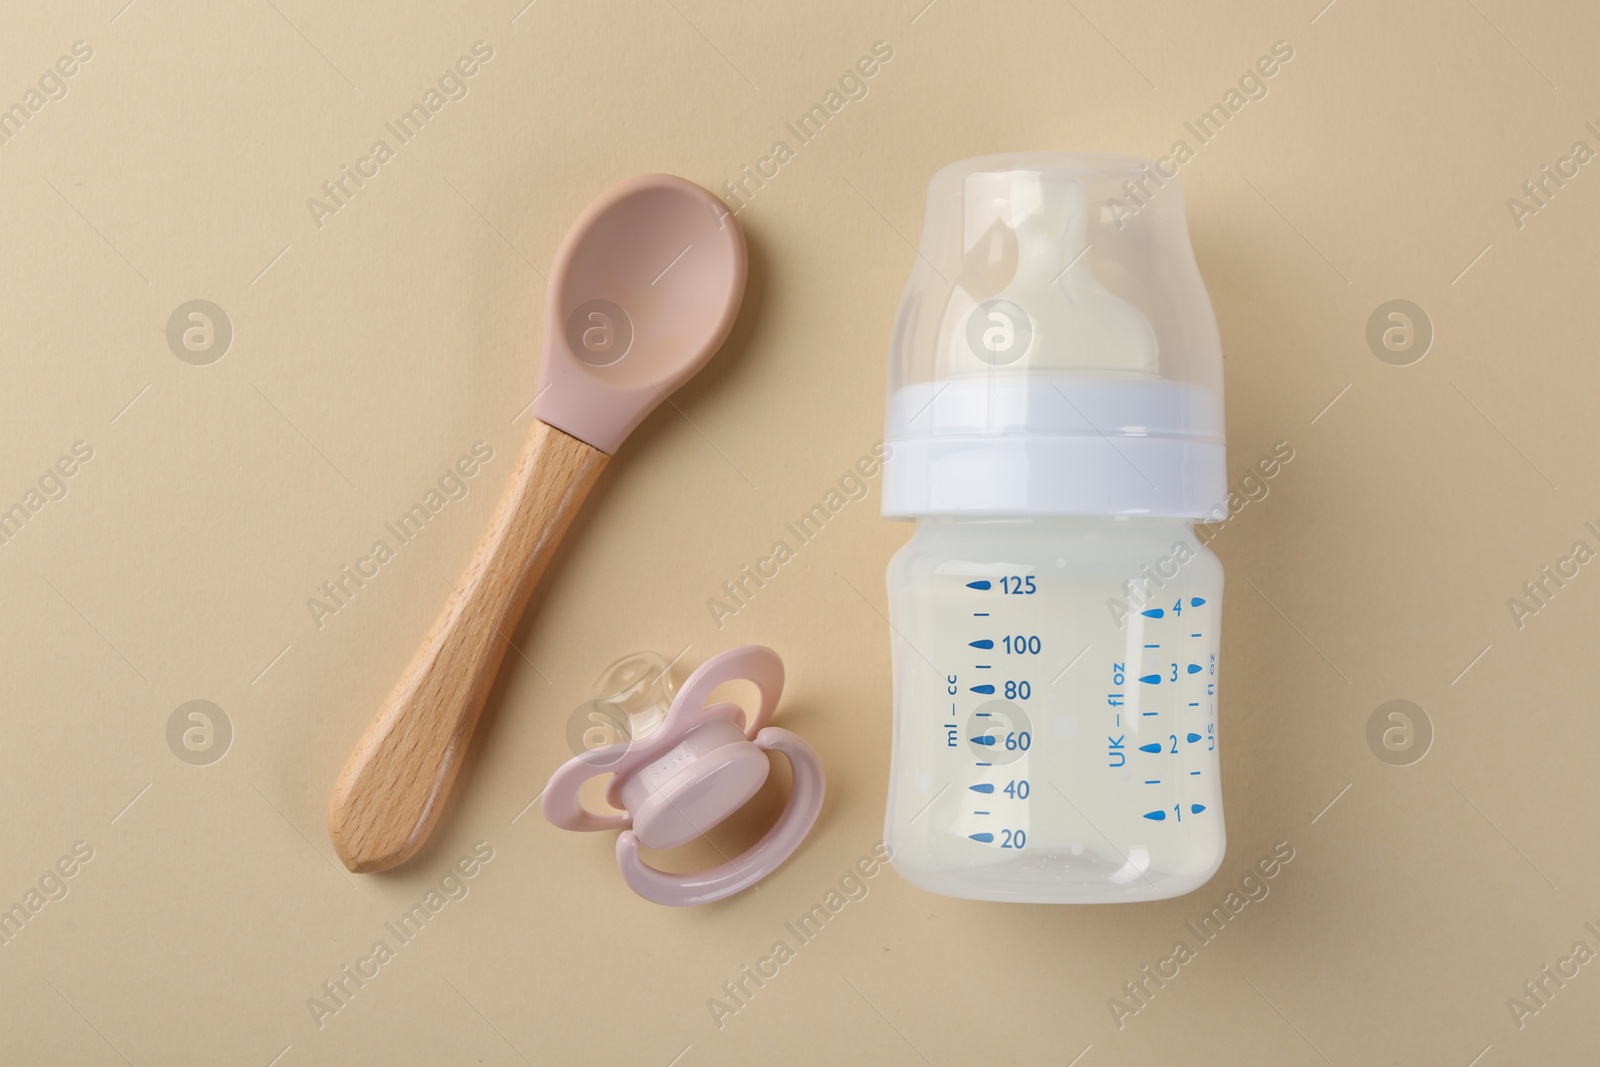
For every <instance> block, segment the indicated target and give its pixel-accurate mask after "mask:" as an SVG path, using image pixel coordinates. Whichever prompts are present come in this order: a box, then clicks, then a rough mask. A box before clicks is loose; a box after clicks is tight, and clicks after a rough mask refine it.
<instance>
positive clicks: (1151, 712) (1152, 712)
mask: <svg viewBox="0 0 1600 1067" xmlns="http://www.w3.org/2000/svg"><path fill="white" fill-rule="evenodd" d="M1140 714H1141V715H1143V716H1144V717H1145V718H1147V719H1148V718H1151V717H1152V716H1155V715H1160V714H1161V713H1160V712H1159V711H1145V712H1140Z"/></svg>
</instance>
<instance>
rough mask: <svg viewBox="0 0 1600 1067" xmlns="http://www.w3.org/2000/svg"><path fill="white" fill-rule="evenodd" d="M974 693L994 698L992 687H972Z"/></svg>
mask: <svg viewBox="0 0 1600 1067" xmlns="http://www.w3.org/2000/svg"><path fill="white" fill-rule="evenodd" d="M972 691H973V692H974V693H982V694H983V695H984V696H986V697H992V696H994V686H992V685H975V686H973V687H972Z"/></svg>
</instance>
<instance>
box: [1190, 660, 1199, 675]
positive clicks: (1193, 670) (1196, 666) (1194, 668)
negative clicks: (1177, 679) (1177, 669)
mask: <svg viewBox="0 0 1600 1067" xmlns="http://www.w3.org/2000/svg"><path fill="white" fill-rule="evenodd" d="M1189 673H1190V674H1199V673H1200V664H1198V663H1191V664H1189Z"/></svg>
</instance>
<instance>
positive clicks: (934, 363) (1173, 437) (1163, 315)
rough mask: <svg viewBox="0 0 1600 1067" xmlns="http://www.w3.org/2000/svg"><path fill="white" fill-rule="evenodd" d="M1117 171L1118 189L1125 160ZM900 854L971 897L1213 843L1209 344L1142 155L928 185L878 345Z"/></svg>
mask: <svg viewBox="0 0 1600 1067" xmlns="http://www.w3.org/2000/svg"><path fill="white" fill-rule="evenodd" d="M1130 181H1132V182H1133V183H1135V184H1134V186H1133V188H1134V190H1135V191H1137V192H1138V193H1139V195H1138V196H1137V197H1133V196H1130V195H1129V186H1128V185H1127V183H1128V182H1130ZM887 421H888V427H887V432H886V434H885V443H886V444H887V445H888V446H889V455H888V458H887V459H886V461H885V464H884V474H883V513H884V515H885V516H888V517H890V518H896V519H914V520H915V521H916V532H915V534H914V535H913V536H912V538H911V540H910V541H909V542H908V543H907V544H906V545H905V547H904V548H902V549H901V550H900V551H899V552H898V553H897V554H896V555H895V557H894V559H893V561H892V562H891V563H890V565H889V573H888V589H889V608H890V623H891V629H892V631H893V639H892V640H893V652H894V657H893V658H894V748H893V767H892V772H891V775H892V776H891V781H890V787H889V805H888V816H887V826H886V830H885V840H886V842H887V843H888V845H889V846H890V848H891V849H892V850H893V852H892V855H893V862H894V866H895V867H896V869H897V870H898V871H899V872H900V873H901V874H902V875H903V876H904V877H905V878H907V879H908V880H910V881H911V882H912V883H914V884H916V885H918V886H920V887H922V888H924V889H928V890H932V891H933V892H937V893H944V894H948V895H950V896H958V897H970V898H975V899H980V900H1002V901H1017V902H1038V903H1048V902H1055V903H1093V902H1111V901H1135V900H1158V899H1161V898H1164V897H1172V896H1177V895H1179V894H1182V893H1187V892H1189V891H1191V890H1193V889H1196V888H1198V887H1199V886H1200V885H1202V884H1203V883H1204V882H1205V881H1206V880H1207V879H1209V878H1210V877H1211V875H1212V874H1213V873H1214V872H1215V871H1216V869H1217V867H1218V865H1219V864H1220V863H1221V862H1222V854H1223V847H1224V833H1223V822H1222V789H1221V781H1220V779H1219V776H1218V770H1219V764H1218V744H1219V740H1218V733H1217V683H1218V677H1219V665H1218V662H1217V652H1218V638H1219V625H1220V623H1221V619H1222V566H1221V564H1220V563H1219V562H1218V560H1217V558H1216V556H1215V555H1214V554H1213V553H1212V552H1210V551H1209V550H1208V549H1207V548H1205V547H1204V546H1203V545H1202V544H1201V543H1200V541H1199V540H1198V539H1197V538H1196V536H1195V532H1194V529H1193V525H1192V524H1193V523H1194V522H1195V521H1196V520H1206V519H1210V520H1215V519H1218V518H1222V517H1224V516H1225V511H1223V510H1220V509H1221V508H1223V507H1225V505H1224V503H1223V502H1224V501H1225V499H1226V496H1227V475H1226V468H1225V458H1224V446H1223V415H1222V353H1221V344H1220V341H1219V339H1218V336H1217V326H1216V320H1215V318H1214V316H1213V315H1212V311H1211V304H1210V301H1209V299H1208V298H1207V296H1206V291H1205V286H1204V284H1203V283H1202V281H1201V279H1200V273H1199V269H1198V268H1197V266H1196V264H1195V259H1194V253H1193V251H1192V249H1191V248H1190V245H1189V234H1188V228H1187V223H1186V221H1185V217H1184V209H1183V194H1182V189H1181V187H1180V185H1179V182H1178V179H1177V177H1176V176H1171V177H1168V176H1166V175H1165V174H1164V173H1162V171H1160V170H1159V169H1157V168H1156V167H1155V165H1154V164H1151V163H1149V162H1147V161H1144V160H1139V159H1134V158H1129V157H1121V156H1102V155H1078V154H1031V155H1010V156H995V157H989V158H984V159H975V160H967V161H964V162H961V163H956V164H954V165H952V166H949V167H946V168H945V169H943V170H941V171H939V173H938V174H936V175H935V176H934V178H933V181H932V183H931V184H930V186H929V188H928V204H927V214H926V217H925V220H924V223H923V231H922V241H921V245H920V247H919V252H918V256H917V261H916V266H915V268H914V270H913V273H912V276H911V281H910V284H909V285H908V286H907V288H906V292H905V297H904V299H903V301H902V302H901V305H900V312H899V316H898V319H897V321H896V323H895V329H894V337H893V340H892V342H891V351H890V367H889V392H888V420H887Z"/></svg>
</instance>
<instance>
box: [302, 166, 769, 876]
mask: <svg viewBox="0 0 1600 1067" xmlns="http://www.w3.org/2000/svg"><path fill="white" fill-rule="evenodd" d="M744 280H745V245H744V236H743V234H741V233H740V231H739V227H738V224H737V223H735V222H734V219H733V216H732V215H731V214H730V213H729V212H728V210H727V208H725V207H724V206H723V205H722V203H721V202H720V201H719V200H717V198H716V197H714V196H712V195H711V194H710V193H708V192H706V191H705V190H704V189H702V188H700V187H699V186H697V185H694V184H693V183H691V182H688V181H685V180H684V179H682V178H676V177H673V176H671V175H667V174H650V175H645V176H643V177H639V178H633V179H631V180H629V181H625V182H623V183H621V184H620V185H617V186H615V187H613V188H612V189H610V190H608V191H607V192H606V193H604V194H603V195H602V196H601V197H600V198H599V199H598V200H596V201H595V202H594V203H592V204H590V205H589V207H588V208H587V209H585V210H584V212H583V214H582V215H581V216H580V217H579V218H578V221H577V223H576V224H575V225H574V226H573V228H572V230H571V231H570V232H569V233H568V234H567V236H566V239H565V240H564V241H563V242H562V244H561V248H560V250H559V251H558V252H557V253H556V260H555V267H554V269H553V270H552V271H551V273H550V281H549V285H548V287H547V293H546V298H545V344H544V358H543V360H542V361H541V363H540V367H539V392H538V394H537V395H536V397H535V399H534V403H533V414H534V421H533V428H532V430H531V431H530V432H529V434H528V441H527V444H526V445H525V446H524V447H523V450H522V456H521V458H520V459H519V460H518V461H517V467H516V470H515V471H514V472H513V473H512V475H511V484H510V485H509V486H508V487H507V489H506V491H505V495H504V496H503V497H502V498H501V500H500V503H499V506H498V507H497V508H496V509H495V513H494V517H493V519H491V520H490V523H489V529H488V532H487V533H485V534H484V536H483V540H482V541H480V542H479V544H478V549H477V552H476V553H475V554H474V556H473V558H472V562H471V563H470V564H469V565H468V566H467V571H466V574H465V576H464V577H463V578H462V579H461V582H460V583H459V584H458V585H457V586H456V589H455V592H454V593H453V594H452V595H451V597H450V600H449V603H448V604H446V605H445V609H444V613H443V614H442V615H440V616H439V620H438V621H437V622H435V623H434V625H433V629H432V630H430V631H429V633H428V636H427V638H426V639H425V640H424V641H423V643H422V647H421V648H420V649H418V650H417V654H416V656H415V657H413V659H412V660H411V664H410V666H409V667H407V668H406V670H405V673H404V674H402V675H401V676H400V681H399V682H398V683H397V684H396V685H395V687H394V690H393V691H392V692H391V693H390V695H389V699H388V700H387V701H386V702H385V703H384V705H383V707H382V708H381V709H380V710H379V711H378V714H377V715H376V716H375V717H374V718H373V720H372V723H371V725H369V726H368V727H367V731H366V733H365V734H363V735H362V737H361V741H360V743H359V744H357V745H356V749H355V752H354V753H352V754H351V756H350V760H349V762H348V763H347V764H345V768H344V772H343V773H342V774H341V775H340V776H339V781H338V784H337V785H335V786H334V790H333V798H332V800H331V802H330V803H329V807H328V831H329V834H330V836H331V837H332V838H333V847H334V849H335V850H336V851H337V852H338V853H339V858H340V859H341V860H343V861H344V864H345V866H346V867H348V868H350V870H352V871H357V872H362V871H381V870H384V869H386V868H389V867H393V866H395V865H396V864H399V863H404V862H405V861H406V860H407V859H410V858H411V857H412V856H413V855H414V854H415V853H416V852H417V850H418V849H420V848H421V847H422V844H423V842H424V841H426V840H427V837H428V834H429V832H430V831H431V830H432V829H433V826H434V824H435V823H436V822H437V821H438V819H439V813H440V810H441V809H442V807H443V805H444V802H445V800H446V798H447V797H448V796H449V793H450V787H451V785H452V784H453V783H454V781H455V777H456V774H457V773H458V772H459V771H460V769H461V761H462V759H463V757H464V756H465V754H466V749H467V744H468V742H469V741H470V740H471V738H472V731H473V727H474V726H476V725H477V722H478V716H479V713H480V712H482V710H483V706H484V703H485V701H486V700H487V699H488V696H489V690H490V687H491V686H492V685H493V682H494V677H495V672H496V670H497V669H498V668H499V666H500V661H501V659H502V658H504V656H505V653H506V648H507V646H508V645H509V643H510V635H511V634H512V633H513V632H514V631H515V630H516V627H517V620H518V619H519V618H520V617H521V615H522V611H523V608H524V607H526V606H527V603H528V598H529V595H530V594H531V593H532V592H533V587H534V586H535V585H536V584H537V583H538V581H539V578H540V576H541V575H542V574H543V573H544V569H545V567H546V565H548V564H549V562H550V557H551V556H552V555H553V554H554V552H555V550H556V546H557V545H558V544H559V543H560V542H561V537H562V535H563V534H564V533H566V530H567V527H568V525H569V524H570V523H571V522H572V519H573V516H574V515H575V514H576V513H577V511H578V508H579V507H580V506H581V505H582V504H583V500H584V497H586V496H587V495H588V494H589V490H590V489H591V488H593V486H594V484H595V481H596V480H597V479H598V478H599V477H600V472H601V471H602V470H604V469H605V465H606V461H607V460H608V459H610V458H611V455H612V453H614V452H615V451H616V450H617V446H618V445H620V444H621V443H622V441H623V439H624V438H625V437H627V436H628V434H629V433H630V432H631V431H632V430H633V428H634V427H635V426H637V425H639V423H640V421H641V420H643V418H644V417H645V416H646V415H647V414H649V413H650V411H651V410H652V409H653V408H654V407H655V406H656V405H657V404H658V403H660V402H661V401H662V400H664V399H666V396H667V394H668V393H671V392H672V391H673V390H674V389H676V388H678V386H680V385H682V384H683V383H684V382H685V381H687V380H688V379H689V377H690V376H691V375H693V374H694V373H695V371H697V370H699V369H700V368H701V367H702V366H704V365H705V363H706V361H707V360H709V359H710V358H711V355H712V353H714V352H715V351H716V350H717V348H718V347H719V346H720V345H721V344H722V342H723V340H724V339H725V338H726V337H727V336H728V331H729V330H730V329H731V328H732V326H733V320H734V316H735V314H737V312H738V310H739V300H740V297H741V296H742V295H743V293H744Z"/></svg>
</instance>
